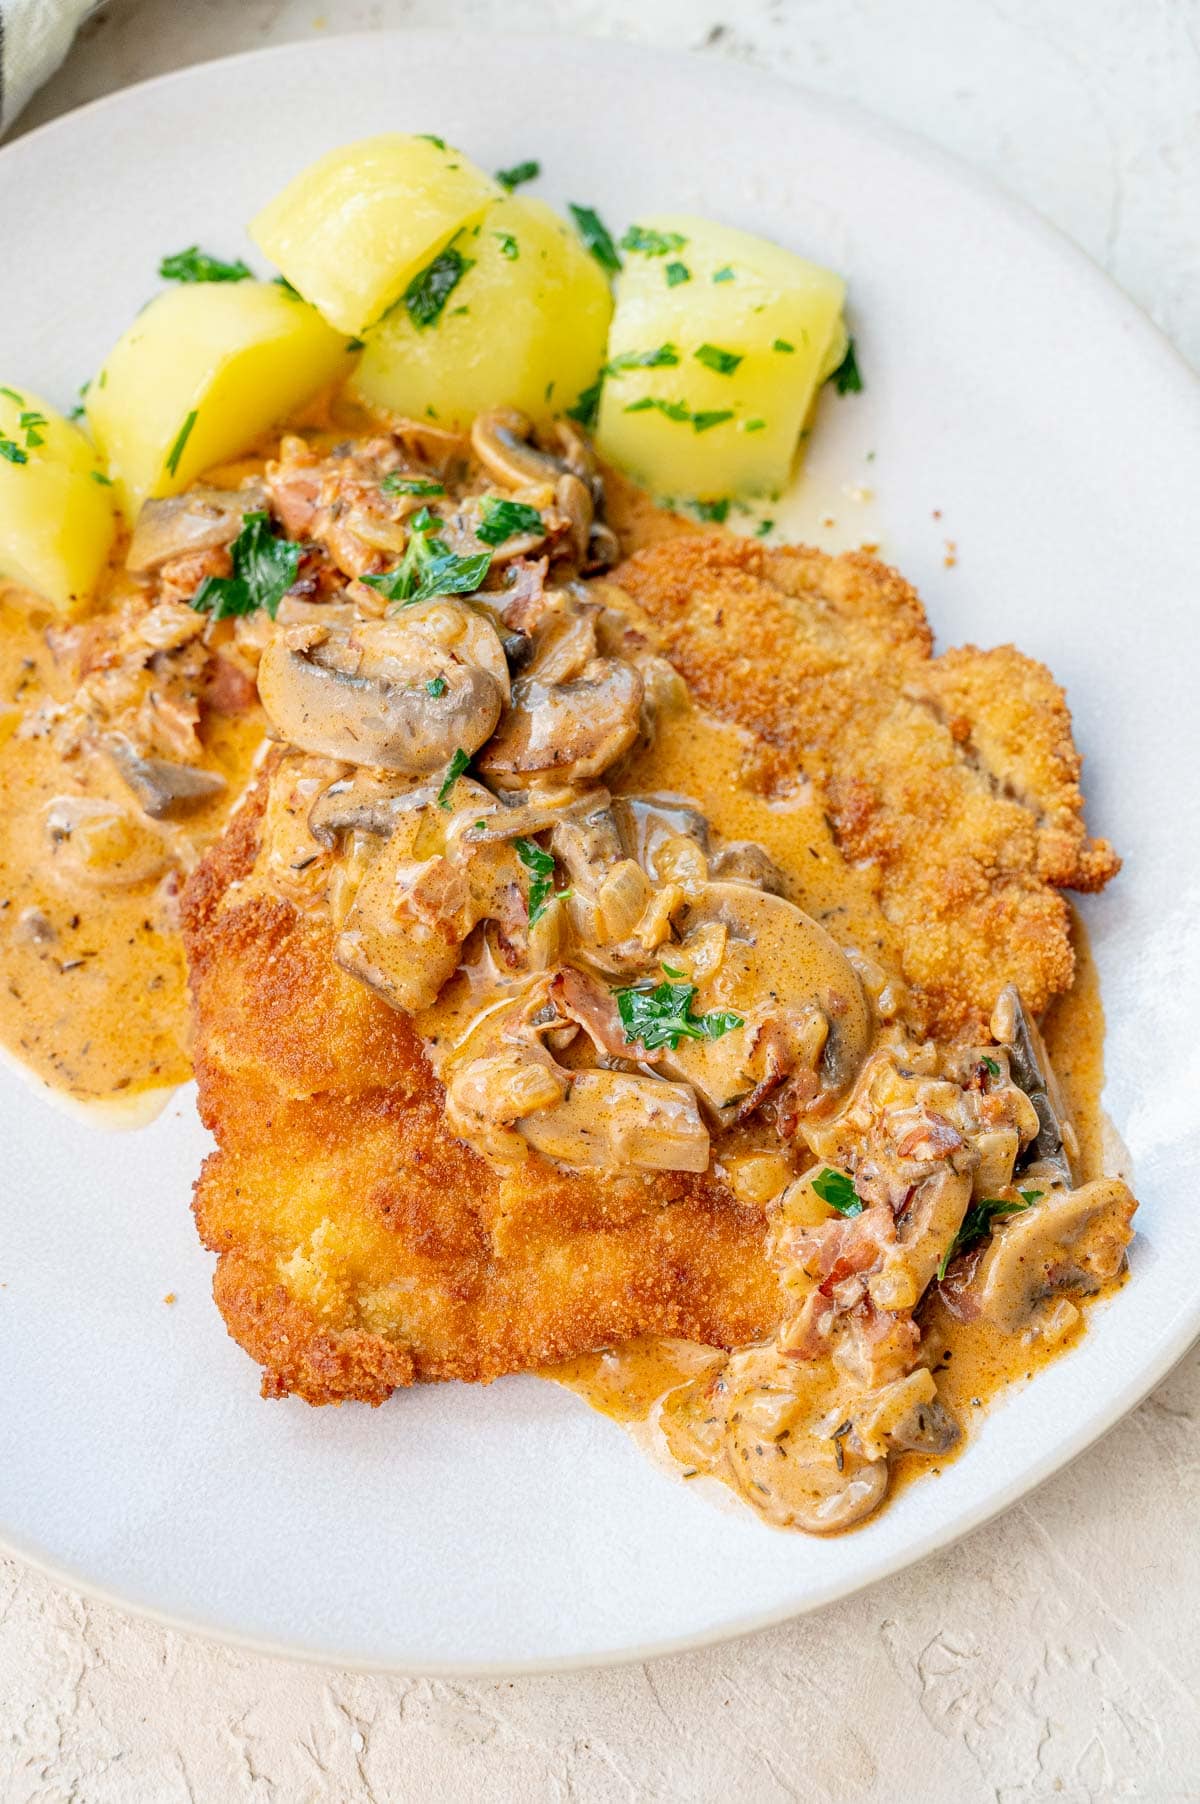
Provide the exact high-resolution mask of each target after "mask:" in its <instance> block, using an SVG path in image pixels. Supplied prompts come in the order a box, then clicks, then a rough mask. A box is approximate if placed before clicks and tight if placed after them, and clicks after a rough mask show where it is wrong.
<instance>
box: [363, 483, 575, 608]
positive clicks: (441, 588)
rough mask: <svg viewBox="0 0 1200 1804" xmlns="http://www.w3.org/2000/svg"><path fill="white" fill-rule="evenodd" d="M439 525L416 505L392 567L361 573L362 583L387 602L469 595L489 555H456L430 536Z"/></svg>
mask: <svg viewBox="0 0 1200 1804" xmlns="http://www.w3.org/2000/svg"><path fill="white" fill-rule="evenodd" d="M539 518H540V516H539ZM440 525H441V521H440V520H439V519H438V518H437V515H436V514H433V513H431V512H430V511H429V509H428V508H427V507H421V508H418V509H417V511H416V513H415V514H414V515H413V517H412V519H411V520H410V521H409V523H408V535H409V536H408V544H407V546H406V547H405V551H404V556H403V557H402V558H401V560H400V562H399V563H398V564H397V566H396V568H395V569H394V570H385V571H384V572H383V574H382V575H381V576H364V577H363V579H362V580H363V582H364V583H366V585H367V587H368V588H370V589H378V591H379V593H380V594H381V595H385V596H386V597H387V599H388V600H389V601H398V602H403V603H406V604H407V603H411V602H417V601H429V600H431V599H432V597H433V596H435V595H473V594H474V592H475V590H476V589H478V588H479V587H480V585H481V584H482V582H483V580H484V578H485V577H486V576H487V573H488V571H489V569H490V568H491V563H492V554H491V552H490V551H480V552H477V553H476V555H475V556H474V557H459V556H458V555H457V554H456V553H455V552H453V551H451V549H450V547H449V546H448V545H447V544H446V542H445V540H444V539H435V538H431V537H430V534H431V533H432V532H433V530H434V528H435V527H438V526H440Z"/></svg>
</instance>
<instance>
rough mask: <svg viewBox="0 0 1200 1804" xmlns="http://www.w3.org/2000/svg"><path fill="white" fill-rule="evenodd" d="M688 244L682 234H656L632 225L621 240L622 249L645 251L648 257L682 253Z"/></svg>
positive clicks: (644, 227) (642, 227)
mask: <svg viewBox="0 0 1200 1804" xmlns="http://www.w3.org/2000/svg"><path fill="white" fill-rule="evenodd" d="M686 243H687V239H686V238H685V237H684V236H683V233H682V232H655V231H651V230H650V229H649V228H648V227H646V226H640V225H631V226H630V228H629V230H628V231H627V232H626V234H625V236H624V238H622V240H621V249H622V250H623V251H643V252H644V253H645V255H646V256H647V257H665V256H666V255H667V252H668V251H681V250H682V249H683V247H684V245H685V244H686Z"/></svg>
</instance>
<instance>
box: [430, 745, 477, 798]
mask: <svg viewBox="0 0 1200 1804" xmlns="http://www.w3.org/2000/svg"><path fill="white" fill-rule="evenodd" d="M470 762H471V754H470V752H464V751H463V749H462V747H461V745H460V746H459V748H458V750H457V751H456V752H455V754H454V756H453V758H451V760H450V762H449V764H448V765H447V766H446V774H445V776H444V777H443V778H442V786H441V788H440V789H439V790H438V795H437V799H438V807H439V808H449V806H450V792H451V790H452V789H453V788H454V785H455V784H456V783H457V782H458V779H459V778H460V777H461V776H462V774H463V772H464V771H465V770H466V768H467V766H468V764H470Z"/></svg>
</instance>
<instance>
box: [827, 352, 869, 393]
mask: <svg viewBox="0 0 1200 1804" xmlns="http://www.w3.org/2000/svg"><path fill="white" fill-rule="evenodd" d="M825 380H826V381H827V382H832V383H833V386H834V387H835V388H836V389H837V391H838V394H839V395H861V393H862V385H863V380H862V376H861V375H860V373H859V368H858V357H857V355H856V354H855V350H854V340H853V339H852V338H848V339H847V340H846V355H845V356H844V357H843V358H842V361H841V362H840V363H839V364H838V366H837V368H836V370H832V371H831V372H830V374H829V375H828V376H826V378H825Z"/></svg>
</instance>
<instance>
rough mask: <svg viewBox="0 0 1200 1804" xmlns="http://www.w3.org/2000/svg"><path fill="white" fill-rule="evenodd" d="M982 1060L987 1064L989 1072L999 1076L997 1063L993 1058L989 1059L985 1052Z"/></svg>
mask: <svg viewBox="0 0 1200 1804" xmlns="http://www.w3.org/2000/svg"><path fill="white" fill-rule="evenodd" d="M983 1062H984V1064H985V1065H986V1066H987V1068H988V1070H989V1071H990V1072H991V1074H992V1076H993V1077H999V1075H1000V1067H999V1065H998V1064H997V1063H996V1061H995V1059H989V1057H988V1055H987V1053H986V1052H985V1053H984V1055H983Z"/></svg>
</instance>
